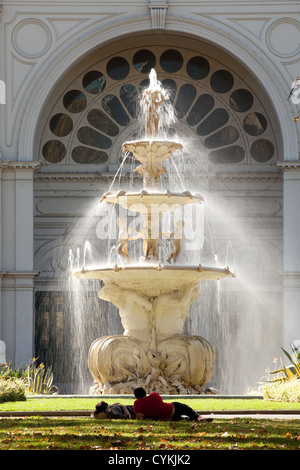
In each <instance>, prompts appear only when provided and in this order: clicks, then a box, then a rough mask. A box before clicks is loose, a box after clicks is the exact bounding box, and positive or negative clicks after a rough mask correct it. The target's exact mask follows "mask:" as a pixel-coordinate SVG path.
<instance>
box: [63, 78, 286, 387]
mask: <svg viewBox="0 0 300 470" xmlns="http://www.w3.org/2000/svg"><path fill="white" fill-rule="evenodd" d="M149 78H150V86H151V87H152V88H155V87H156V88H157V89H159V90H161V83H160V82H159V81H158V80H157V77H156V73H155V72H154V71H152V72H151V74H150V77H149ZM162 112H163V119H161V120H160V123H161V128H160V136H162V138H165V137H167V133H168V129H169V127H170V125H172V124H173V123H174V122H175V119H174V111H173V107H172V106H170V103H169V101H168V99H165V101H164V103H163V107H162ZM183 146H184V148H185V149H188V150H189V152H192V153H191V154H190V155H189V157H188V159H186V158H185V156H186V155H185V153H186V150H185V152H183V153H177V152H176V154H174V156H172V158H171V159H169V161H167V162H166V167H167V174H166V176H164V177H163V178H162V187H164V188H169V189H170V190H174V191H186V190H189V191H191V192H197V193H201V194H202V196H203V197H204V204H203V205H202V207H201V211H202V216H201V217H202V218H200V219H199V220H202V221H203V222H202V227H201V231H202V232H203V233H199V234H198V235H199V237H198V238H196V245H197V246H196V248H195V245H193V244H191V246H192V249H187V251H186V259H185V260H181V262H182V263H189V262H190V261H191V260H192V261H193V264H196V263H199V264H203V265H210V266H215V265H217V266H222V267H223V266H227V265H229V266H230V268H231V269H232V268H233V269H234V271H235V272H236V275H237V277H236V279H234V280H232V279H230V280H222V281H202V282H201V285H200V291H201V294H200V297H199V299H198V300H197V301H196V302H194V304H192V306H191V308H190V313H189V315H188V318H187V320H186V325H185V331H186V333H187V334H195V335H200V336H203V337H204V338H206V339H207V340H208V341H209V342H210V343H211V344H212V345H213V347H214V350H215V353H216V364H215V372H214V375H213V377H212V379H211V382H210V384H209V385H210V386H212V387H215V388H216V389H217V390H218V391H219V392H220V393H230V394H234V393H246V391H247V388H250V389H251V388H255V387H256V386H257V384H258V382H259V380H260V378H261V376H262V375H263V372H264V369H266V368H267V367H268V365H269V364H270V362H271V361H272V359H273V343H274V342H276V341H275V340H276V338H277V337H278V325H279V321H278V317H277V313H276V311H278V306H276V299H277V297H276V298H275V297H274V298H273V299H269V296H268V295H267V294H266V293H264V292H261V291H260V290H259V289H258V284H259V282H257V279H255V278H254V279H253V275H252V274H250V273H249V263H248V264H247V260H246V261H245V259H244V258H243V256H244V255H245V253H246V254H247V250H245V245H247V246H248V252H249V253H251V250H252V247H251V245H252V240H251V239H250V238H249V237H248V235H247V233H245V229H244V227H243V226H242V223H240V224H239V223H238V222H239V221H238V219H237V216H236V214H235V208H234V207H231V208H230V211H229V210H226V211H224V210H223V209H222V208H220V207H218V205H217V204H216V203H215V202H214V201H211V198H210V195H211V193H210V191H209V181H210V180H211V179H213V177H214V171H215V170H216V169H215V168H213V169H212V168H211V167H210V168H209V169H208V168H207V164H206V161H207V158H206V155H204V154H202V153H201V152H199V151H198V150H197V149H196V147H193V148H192V149H191V142H183ZM129 156H130V155H129V153H126V154H125V155H124V158H123V160H122V162H121V164H120V166H119V169H118V171H117V172H116V174H115V176H114V178H113V181H112V183H111V185H110V187H109V190H112V188H113V187H114V190H115V189H116V188H115V187H116V186H117V189H118V188H119V187H120V181H121V180H122V178H123V176H124V173H123V172H124V171H125V169H124V168H125V164H126V163H127V161H128V159H129ZM133 165H134V164H133ZM131 175H133V171H132V172H131ZM191 175H200V178H199V179H198V181H197V187H193V183H191V181H192V180H191V178H190V176H191ZM205 176H206V177H205ZM133 184H134V182H133V180H132V179H131V180H130V185H131V186H133ZM99 196H101V195H97V197H96V200H95V201H93V203H92V204H91V207H90V209H89V210H88V211H87V213H86V214H85V216H84V217H83V218H80V220H79V222H78V223H77V224H74V225H73V226H72V228H71V230H70V232H69V233H70V235H69V239H68V245H69V249H68V251H67V254H68V259H67V265H68V268H69V269H70V270H72V269H74V268H76V269H81V268H88V267H91V266H100V265H103V264H111V265H114V264H115V263H118V264H120V263H121V262H122V260H121V259H120V257H119V256H118V254H117V250H116V244H117V233H116V225H117V224H116V220H117V217H118V216H119V214H118V213H117V210H116V208H115V207H111V206H109V205H108V204H106V203H102V204H99V198H100V197H99ZM203 211H204V212H203ZM189 217H190V219H193V217H195V218H197V217H198V215H195V214H192V213H191V214H190V216H189ZM233 219H234V221H235V224H236V226H235V230H234V234H233V235H234V236H233V238H232V239H231V238H230V237H229V238H226V234H227V233H228V234H231V233H232V229H231V227H230V223H231V222H230V221H231V220H233ZM167 222H168V221H167ZM167 222H166V223H167ZM190 222H191V223H192V222H193V220H190ZM218 225H219V226H220V225H221V226H222V228H223V229H224V231H223V232H221V229H220V228H219V233H218V234H215V230H216V226H218ZM104 226H106V237H103V234H104V232H105V230H104V228H103V227H104ZM100 228H101V230H100ZM110 229H112V230H114V232H112V233H111V232H109V230H110ZM100 233H101V236H99V234H100ZM223 233H224V234H225V239H224V235H223ZM164 249H165V247H164V245H163V244H162V246H161V253H164ZM253 249H254V250H255V248H253ZM132 251H133V255H134V258H135V259H139V256H140V254H141V252H140V246H139V244H138V243H133V246H132ZM182 251H184V250H182ZM61 256H62V257H63V256H65V253H61ZM257 257H258V255H257V253H255V252H254V254H253V259H252V262H254V261H257ZM250 259H251V256H250ZM258 264H259V263H258ZM66 270H67V269H66ZM63 275H64V276H65V273H63ZM259 275H260V273H259V272H257V277H258V278H259ZM100 287H101V282H99V281H91V280H84V281H83V280H80V281H79V280H77V279H76V278H74V277H70V278H69V279H68V303H69V313H70V319H69V322H70V324H71V325H72V327H71V332H72V335H73V339H74V341H73V342H72V343H70V350H69V356H68V357H67V358H66V359H65V360H66V362H67V363H68V364H69V367H70V369H71V370H72V374H71V375H72V387H73V388H72V387H71V390H70V389H67V390H66V392H70V391H71V392H74V393H75V392H77V393H88V391H89V388H90V386H91V385H92V378H91V376H90V374H89V372H88V367H87V355H88V349H89V346H90V344H91V343H92V341H93V340H94V339H96V338H99V337H100V336H105V335H112V334H122V332H123V327H122V325H121V322H120V318H119V315H118V312H117V309H116V308H115V307H114V306H113V305H112V304H110V303H106V302H103V301H101V300H99V299H98V296H97V291H99V290H100ZM258 317H259V318H258ZM256 320H257V325H256V323H255V322H256ZM258 320H260V321H261V324H262V327H259V326H258V324H259V321H258ZM267 320H268V321H267ZM270 324H271V325H272V328H273V333H272V334H273V335H274V337H271V336H272V335H271V332H270V331H269V329H268V328H269V325H270ZM255 328H256V330H255ZM259 328H263V331H262V332H261V333H262V338H260V339H257V335H258V333H259ZM274 338H275V340H274ZM271 342H272V347H270V343H271ZM74 344H75V346H74ZM69 387H70V385H69Z"/></svg>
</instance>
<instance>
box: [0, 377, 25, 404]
mask: <svg viewBox="0 0 300 470" xmlns="http://www.w3.org/2000/svg"><path fill="white" fill-rule="evenodd" d="M25 392H26V383H25V382H24V380H23V379H20V378H15V377H6V378H2V377H0V403H4V402H9V401H25V400H26V395H25Z"/></svg>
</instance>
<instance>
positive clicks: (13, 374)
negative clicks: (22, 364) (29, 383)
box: [0, 363, 26, 379]
mask: <svg viewBox="0 0 300 470" xmlns="http://www.w3.org/2000/svg"><path fill="white" fill-rule="evenodd" d="M25 377H26V372H25V369H24V368H23V369H22V368H17V369H16V368H13V367H11V365H10V364H7V363H6V364H0V379H11V378H14V379H21V378H25Z"/></svg>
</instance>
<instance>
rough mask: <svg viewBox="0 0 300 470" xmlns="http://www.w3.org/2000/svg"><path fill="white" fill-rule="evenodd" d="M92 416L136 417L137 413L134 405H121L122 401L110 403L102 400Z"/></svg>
mask: <svg viewBox="0 0 300 470" xmlns="http://www.w3.org/2000/svg"><path fill="white" fill-rule="evenodd" d="M91 417H92V418H97V419H106V418H108V419H134V418H135V413H134V409H133V406H132V405H121V403H113V404H112V405H108V403H106V402H105V401H100V402H99V403H97V405H96V407H95V410H94V411H93V413H91Z"/></svg>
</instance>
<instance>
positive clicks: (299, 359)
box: [271, 340, 300, 382]
mask: <svg viewBox="0 0 300 470" xmlns="http://www.w3.org/2000/svg"><path fill="white" fill-rule="evenodd" d="M281 349H282V351H283V352H284V354H285V355H286V357H287V358H288V359H289V361H290V362H291V364H290V365H288V366H286V365H285V364H284V362H283V360H282V359H281V358H280V360H281V368H280V369H277V370H275V371H273V372H271V374H279V373H283V374H284V375H283V376H280V377H277V378H275V379H274V380H273V382H275V381H282V380H293V379H300V341H299V340H297V341H294V342H293V343H292V344H291V349H292V354H289V353H288V352H287V351H286V350H285V349H283V348H281Z"/></svg>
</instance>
